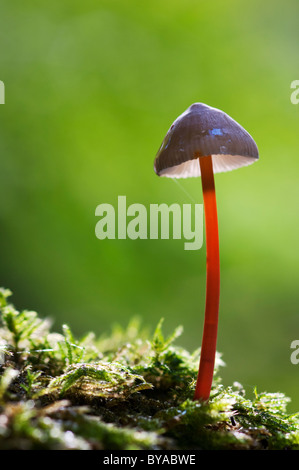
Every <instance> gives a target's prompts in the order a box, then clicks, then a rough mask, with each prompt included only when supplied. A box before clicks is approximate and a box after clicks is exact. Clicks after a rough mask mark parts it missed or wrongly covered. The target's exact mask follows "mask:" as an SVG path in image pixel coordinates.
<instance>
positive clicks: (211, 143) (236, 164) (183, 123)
mask: <svg viewBox="0 0 299 470" xmlns="http://www.w3.org/2000/svg"><path fill="white" fill-rule="evenodd" d="M209 155H211V156H212V162H213V171H214V173H220V172H225V171H231V170H234V169H236V168H240V167H242V166H246V165H250V164H251V163H254V162H255V161H256V160H258V158H259V153H258V148H257V145H256V143H255V142H254V140H253V138H252V137H251V135H250V134H249V133H248V132H247V131H246V130H245V129H243V127H242V126H240V124H238V123H237V122H236V121H234V119H232V118H231V117H230V116H228V114H226V113H224V112H223V111H220V110H219V109H216V108H212V107H211V106H208V105H206V104H203V103H194V104H192V105H191V106H190V107H189V108H188V109H187V110H186V111H185V112H184V113H183V114H181V115H180V116H179V117H178V118H177V119H176V120H175V121H174V123H173V124H172V126H171V127H170V129H169V130H168V132H167V134H166V136H165V138H164V140H163V142H162V145H161V147H160V149H159V151H158V153H157V155H156V158H155V163H154V169H155V172H156V173H157V175H159V176H167V177H169V178H188V177H192V176H200V165H199V161H198V157H199V158H201V157H207V156H209Z"/></svg>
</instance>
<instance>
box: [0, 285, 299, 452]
mask: <svg viewBox="0 0 299 470" xmlns="http://www.w3.org/2000/svg"><path fill="white" fill-rule="evenodd" d="M10 295H11V292H10V291H9V290H7V289H0V314H1V317H0V321H1V327H0V359H1V361H0V449H50V450H52V449H58V450H60V449H78V450H94V449H96V450H98V449H99V450H100V449H109V450H114V449H119V450H127V449H155V450H157V449H178V450H179V449H194V450H195V449H236V450H242V449H244V450H247V449H299V413H296V414H293V415H288V414H287V404H288V402H289V399H288V397H286V396H285V395H283V394H281V393H266V392H265V393H258V392H257V390H256V389H254V391H253V392H254V397H253V399H249V398H248V397H246V394H245V391H244V389H243V387H242V385H240V384H238V383H235V384H233V385H232V386H230V387H226V388H225V387H224V386H223V385H222V383H221V379H220V377H219V370H220V368H221V366H222V365H223V361H222V359H221V355H220V354H217V360H216V368H215V377H214V382H213V388H212V393H211V398H210V400H209V402H208V403H201V402H197V401H194V400H193V394H194V388H195V381H196V376H197V367H198V359H199V354H200V351H199V350H198V351H194V352H192V353H189V352H188V351H186V349H184V348H182V347H179V346H177V345H176V344H175V343H176V341H177V339H178V338H179V336H180V334H181V333H182V327H178V328H176V329H175V331H174V332H173V334H171V335H169V336H168V337H165V336H164V334H163V328H162V327H163V320H161V321H160V322H159V324H158V325H157V327H156V329H155V331H154V332H153V333H150V331H149V329H148V328H144V327H142V326H141V324H140V322H139V321H138V320H136V319H132V320H131V321H130V322H129V324H128V326H127V327H126V328H121V327H120V326H115V327H113V329H112V331H111V333H109V334H106V335H105V336H102V337H100V338H97V337H95V335H94V334H91V333H90V334H88V335H86V336H84V337H83V338H81V339H77V338H75V336H74V335H73V333H72V331H71V328H70V327H69V326H67V325H63V326H62V331H61V333H56V332H53V331H52V329H51V324H50V322H49V321H48V320H47V319H41V318H40V317H39V315H38V314H37V313H36V312H32V311H27V310H22V311H18V310H17V309H16V308H15V307H14V305H13V304H12V303H10V302H9V300H8V299H9V297H10Z"/></svg>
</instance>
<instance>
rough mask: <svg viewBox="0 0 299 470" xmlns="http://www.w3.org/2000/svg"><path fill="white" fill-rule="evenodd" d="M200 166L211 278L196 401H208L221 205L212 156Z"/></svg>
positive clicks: (214, 335) (213, 354)
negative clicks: (217, 195) (219, 208)
mask: <svg viewBox="0 0 299 470" xmlns="http://www.w3.org/2000/svg"><path fill="white" fill-rule="evenodd" d="M199 164H200V171H201V181H202V191H203V201H204V211H205V231H206V251H207V254H206V256H207V261H206V262H207V274H206V275H207V279H206V305H205V319H204V330H203V338H202V346H201V354H200V363H199V371H198V376H197V383H196V388H195V394H194V399H195V400H199V399H201V400H204V401H206V400H208V399H209V397H210V392H211V387H212V382H213V374H214V365H215V357H216V343H217V330H218V312H219V296H220V261H219V235H218V218H217V204H216V192H215V184H214V173H213V164H212V157H211V156H208V157H202V158H199Z"/></svg>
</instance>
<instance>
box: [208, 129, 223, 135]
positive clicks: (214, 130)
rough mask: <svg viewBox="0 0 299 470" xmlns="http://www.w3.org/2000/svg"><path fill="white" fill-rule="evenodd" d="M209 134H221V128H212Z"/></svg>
mask: <svg viewBox="0 0 299 470" xmlns="http://www.w3.org/2000/svg"><path fill="white" fill-rule="evenodd" d="M209 134H210V135H222V130H221V129H212V130H211V131H209Z"/></svg>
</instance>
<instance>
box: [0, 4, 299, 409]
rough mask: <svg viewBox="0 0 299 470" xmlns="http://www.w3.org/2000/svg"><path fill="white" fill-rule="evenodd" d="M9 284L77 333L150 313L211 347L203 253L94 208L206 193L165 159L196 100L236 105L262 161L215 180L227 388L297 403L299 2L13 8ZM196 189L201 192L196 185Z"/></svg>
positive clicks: (2, 215) (0, 70)
mask: <svg viewBox="0 0 299 470" xmlns="http://www.w3.org/2000/svg"><path fill="white" fill-rule="evenodd" d="M0 11H1V13H0V44H1V54H0V79H1V80H3V81H4V83H5V87H6V89H5V92H6V103H5V105H2V106H0V222H1V224H0V242H1V245H0V246H1V262H0V263H1V264H0V284H1V285H2V286H4V287H7V288H10V289H11V290H12V291H13V293H14V296H13V302H14V303H15V305H16V306H17V307H18V308H19V309H21V308H29V309H33V310H36V311H38V312H39V313H40V314H41V315H42V316H43V317H46V316H49V317H51V318H52V319H53V321H54V327H53V328H55V329H56V330H60V327H61V324H62V323H68V324H70V325H71V327H72V329H73V330H74V332H75V333H76V335H81V334H83V333H85V332H88V331H90V330H93V331H95V333H96V334H97V335H100V334H102V333H103V332H106V331H107V332H108V331H109V330H110V328H111V325H112V324H114V323H116V322H118V323H120V324H121V325H124V326H125V325H126V324H127V323H128V321H129V319H130V318H132V317H134V316H139V317H140V318H141V320H142V322H143V324H144V325H150V326H151V327H152V328H154V326H155V325H156V324H157V322H158V320H159V319H160V318H161V317H164V318H165V321H164V325H165V330H166V333H167V332H170V331H172V330H173V328H174V327H175V326H177V325H178V324H182V325H183V326H184V333H183V335H182V337H181V338H180V340H179V343H180V344H182V345H183V346H185V347H187V348H188V349H189V350H194V349H195V348H198V347H199V346H200V343H201V335H202V324H203V315H204V298H205V246H203V248H202V249H201V250H198V251H185V250H184V249H183V240H136V241H133V240H129V239H127V240H103V241H100V240H98V239H97V238H96V236H95V225H96V222H97V218H96V217H95V208H96V206H97V205H98V204H101V203H110V204H112V205H114V206H116V203H117V197H118V196H119V195H125V196H126V197H127V202H128V204H132V203H140V204H144V205H145V206H146V207H149V205H150V204H152V203H162V202H164V203H166V204H171V203H174V202H178V203H180V204H183V203H190V202H192V200H195V201H196V202H198V203H202V191H201V181H200V179H189V180H184V181H182V180H181V182H180V184H181V185H182V187H183V189H182V188H180V187H179V186H177V185H176V184H174V183H173V181H171V180H168V179H165V178H158V177H157V176H156V175H155V173H154V171H153V161H154V158H155V154H156V152H157V150H158V148H159V146H160V144H161V141H162V139H163V137H164V135H165V133H166V131H167V130H168V128H169V126H170V124H171V123H172V121H173V120H174V119H175V118H176V117H177V116H178V115H179V114H181V113H182V112H183V111H185V109H186V108H187V107H188V106H190V104H192V103H193V102H204V103H207V104H209V105H211V106H215V107H217V108H220V109H223V110H224V111H225V112H227V113H228V114H230V115H231V116H232V117H233V118H234V119H236V120H237V121H238V122H239V123H240V124H241V125H243V126H244V127H245V128H246V129H247V130H248V131H249V132H250V133H251V134H252V136H253V137H254V139H255V140H256V142H257V145H258V147H259V152H260V160H259V162H258V163H255V164H254V165H252V166H250V167H247V168H242V169H240V170H237V171H233V172H231V173H225V174H219V175H216V178H215V179H216V188H217V201H218V213H219V230H220V250H221V303H220V325H219V340H218V350H219V351H220V352H221V353H222V354H223V360H224V361H225V362H226V364H227V366H226V367H225V368H223V369H222V370H221V376H222V378H223V382H224V384H225V385H229V384H231V383H232V382H233V381H235V380H237V381H239V382H241V383H242V384H243V385H244V386H246V387H247V388H248V390H249V391H251V390H252V389H253V387H254V386H257V389H258V391H260V392H261V391H264V390H267V391H269V392H271V391H273V392H276V391H281V392H284V393H285V394H287V395H288V396H290V397H291V398H292V402H291V404H290V407H289V410H290V411H298V409H299V396H298V395H297V389H298V377H299V364H298V365H297V366H296V365H293V364H292V363H291V361H290V354H291V349H290V344H291V342H292V341H293V340H296V339H299V312H298V306H299V292H298V285H299V273H298V262H299V250H298V239H299V224H298V202H299V184H298V183H299V173H298V172H299V158H298V147H299V133H298V122H299V105H297V106H296V105H294V104H292V103H291V101H290V95H291V88H290V84H291V82H292V81H293V80H296V79H299V70H298V63H299V61H298V59H299V47H298V44H299V27H298V23H299V21H298V20H299V3H298V0H293V1H292V0H287V1H284V2H280V1H273V0H272V1H268V0H266V1H263V2H261V1H257V0H252V1H250V2H245V1H233V0H228V1H225V2H223V1H220V0H218V1H213V2H204V1H195V0H184V1H179V0H172V1H164V0H151V1H150V2H141V1H140V0H138V1H137V0H128V1H120V0H109V1H108V0H107V1H104V0H101V1H91V0H86V1H85V2H81V1H80V2H79V1H77V0H73V1H63V2H58V1H57V0H56V1H53V2H48V3H47V4H46V3H45V2H37V1H33V0H28V1H27V2H21V1H19V0H18V1H14V2H8V1H2V2H1V7H0ZM184 190H185V191H187V192H188V193H189V194H190V196H191V198H189V197H188V196H187V195H186V193H185V192H184Z"/></svg>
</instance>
